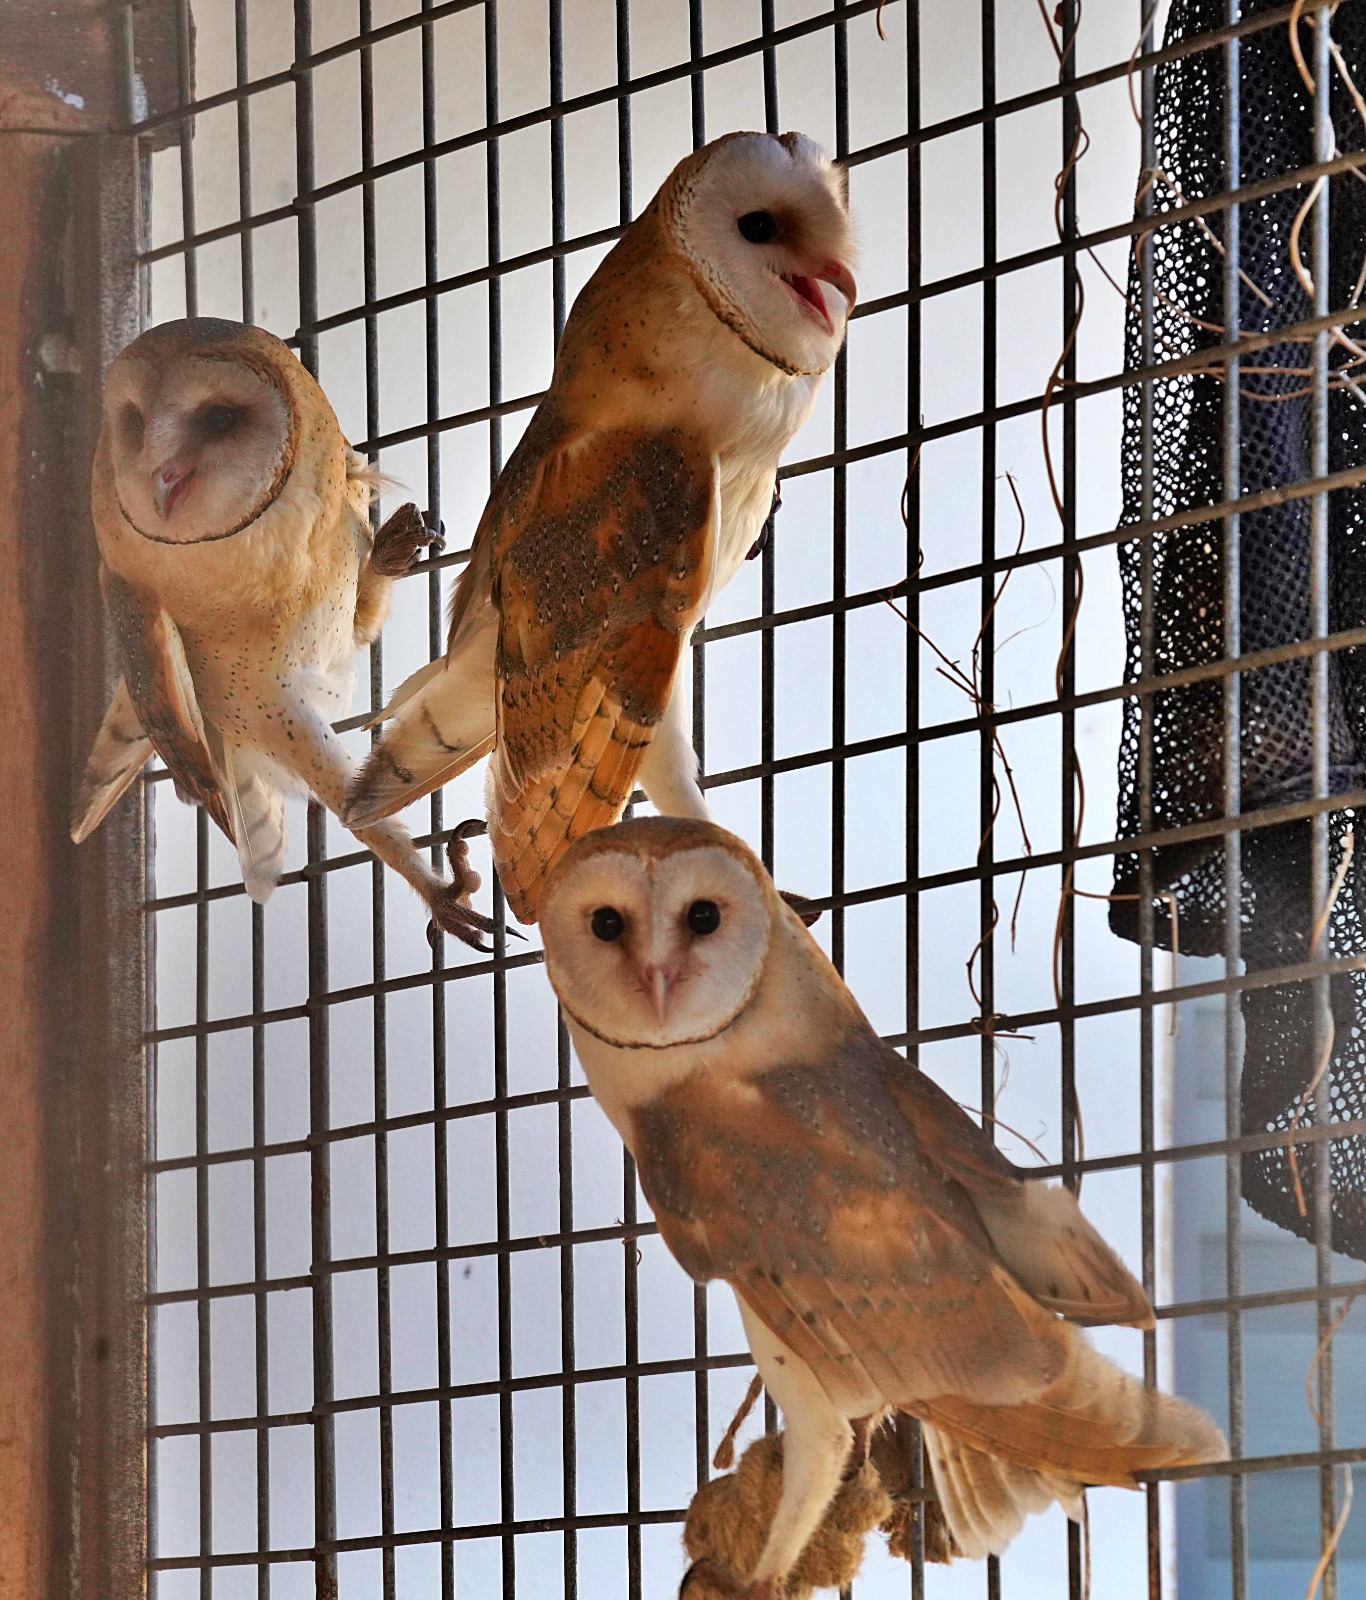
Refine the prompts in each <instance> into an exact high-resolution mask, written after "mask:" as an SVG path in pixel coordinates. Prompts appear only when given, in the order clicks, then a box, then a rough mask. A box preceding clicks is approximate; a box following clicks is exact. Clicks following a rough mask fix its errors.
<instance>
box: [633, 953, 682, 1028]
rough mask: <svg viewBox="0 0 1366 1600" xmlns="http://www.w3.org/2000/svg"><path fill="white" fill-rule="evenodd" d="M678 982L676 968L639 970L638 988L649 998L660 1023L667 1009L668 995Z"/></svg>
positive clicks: (665, 967)
mask: <svg viewBox="0 0 1366 1600" xmlns="http://www.w3.org/2000/svg"><path fill="white" fill-rule="evenodd" d="M677 982H678V968H677V967H667V966H662V965H661V966H657V967H641V968H640V986H641V988H642V989H643V990H644V991H645V993H646V994H647V995H649V997H650V1005H651V1007H652V1009H653V1010H654V1014H655V1016H656V1017H657V1018H658V1019H659V1021H660V1022H663V1021H664V1017H665V1013H666V1012H667V1011H668V1009H669V994H670V992H671V991H672V989H673V987H674V985H675V984H676V983H677Z"/></svg>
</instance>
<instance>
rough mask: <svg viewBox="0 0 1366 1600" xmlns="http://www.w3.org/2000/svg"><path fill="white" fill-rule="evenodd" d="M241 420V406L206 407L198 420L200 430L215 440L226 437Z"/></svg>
mask: <svg viewBox="0 0 1366 1600" xmlns="http://www.w3.org/2000/svg"><path fill="white" fill-rule="evenodd" d="M241 420H242V408H241V407H240V406H205V407H204V409H203V410H202V411H201V412H200V413H199V418H198V421H199V427H200V430H201V431H202V432H203V433H206V434H208V435H209V437H210V438H213V439H222V438H224V437H226V435H228V434H230V433H231V432H232V430H233V429H234V428H235V427H236V426H237V424H238V423H239V422H240V421H241Z"/></svg>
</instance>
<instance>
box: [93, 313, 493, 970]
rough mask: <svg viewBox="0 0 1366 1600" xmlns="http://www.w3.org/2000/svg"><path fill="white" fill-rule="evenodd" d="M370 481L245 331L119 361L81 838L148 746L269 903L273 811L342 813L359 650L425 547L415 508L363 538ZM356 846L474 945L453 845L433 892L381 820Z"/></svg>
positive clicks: (103, 478)
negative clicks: (112, 653)
mask: <svg viewBox="0 0 1366 1600" xmlns="http://www.w3.org/2000/svg"><path fill="white" fill-rule="evenodd" d="M373 493H374V480H373V474H371V473H370V472H369V470H368V468H367V467H366V465H365V463H364V462H362V461H361V459H360V457H359V456H357V455H355V454H354V452H352V451H351V449H350V448H349V446H348V445H347V443H346V440H345V439H344V438H343V437H342V433H341V429H340V427H339V426H338V423H337V419H336V416H335V414H334V413H333V411H332V408H331V406H330V405H329V404H328V403H327V399H326V397H325V396H324V394H323V392H322V390H321V389H320V388H319V387H318V385H317V383H316V382H315V381H314V380H313V378H312V377H311V376H310V375H309V373H308V372H307V371H306V370H305V368H304V367H303V366H302V365H301V364H300V362H299V361H298V360H297V359H296V358H295V356H294V355H293V354H292V353H291V352H290V350H289V349H288V348H287V347H286V346H285V345H284V344H282V343H281V341H280V340H279V339H277V338H275V337H274V336H273V335H272V334H269V333H266V332H265V331H264V330H262V329H260V328H252V327H247V326H244V325H243V324H241V323H236V322H220V321H217V320H214V319H210V318H194V319H191V320H189V321H184V322H167V323H163V324H162V325H161V326H160V327H156V328H152V329H149V330H148V331H147V332H146V333H144V334H143V335H142V336H141V337H140V338H138V339H135V340H134V341H133V343H132V344H130V345H129V346H128V348H127V349H126V350H124V351H123V353H122V354H121V355H120V356H119V357H118V358H117V359H116V360H115V361H114V363H113V364H112V365H111V367H110V369H109V375H108V378H107V379H106V382H105V390H104V426H103V428H102V431H101V433H100V440H99V446H98V448H97V450H96V454H95V465H94V474H93V481H92V489H91V502H92V509H93V513H94V521H95V532H96V536H97V538H98V541H99V547H100V556H101V573H100V578H101V587H102V589H103V592H104V598H105V604H106V606H107V607H108V610H109V614H110V617H111V619H112V621H113V624H114V630H115V633H116V636H117V640H118V645H119V653H120V655H121V657H122V661H123V668H124V676H123V679H122V681H121V682H120V683H119V685H118V688H117V690H116V691H115V694H114V697H113V700H112V702H111V703H110V706H109V710H108V711H107V712H106V714H105V718H104V723H103V725H102V726H101V728H100V731H99V734H98V735H97V737H96V740H95V746H94V749H93V751H92V752H91V755H90V759H89V762H88V764H87V766H86V770H85V776H84V779H83V780H82V783H81V785H80V789H79V793H78V795H77V798H76V804H75V808H74V812H73V817H72V829H71V836H72V838H73V839H74V840H75V841H76V842H77V843H80V842H81V840H83V839H84V838H86V837H87V836H88V835H89V834H90V833H91V832H92V831H93V830H94V829H95V828H96V827H98V825H99V824H100V822H101V821H102V820H103V819H104V817H105V815H106V814H107V813H108V811H109V808H110V807H111V806H112V805H113V804H114V802H115V801H116V800H117V799H118V797H119V796H120V795H121V794H122V793H123V791H124V790H125V789H126V788H127V787H128V785H129V784H130V783H131V782H132V781H133V779H134V778H135V777H136V775H137V773H138V772H139V770H140V769H141V767H142V765H143V763H144V762H145V761H146V759H147V757H148V756H149V755H150V754H151V752H152V750H153V749H155V750H156V751H157V753H158V754H159V755H160V756H161V758H162V760H163V761H164V762H165V763H166V765H167V767H168V768H169V769H170V772H171V776H172V778H173V779H174V781H175V785H176V789H177V792H178V793H179V794H180V796H181V798H182V799H186V800H191V801H198V802H199V803H200V804H201V805H202V806H203V807H204V808H205V810H206V811H207V812H208V813H209V815H210V816H211V817H212V818H213V820H214V821H215V822H216V823H217V824H218V826H219V827H220V828H222V830H223V832H224V833H225V834H227V836H228V838H229V839H231V840H232V841H233V843H234V844H235V845H236V847H237V853H238V857H239V859H240V862H241V867H242V879H243V882H244V883H245V885H246V888H247V892H248V894H250V895H251V897H252V899H254V900H258V901H261V900H265V899H266V898H267V897H268V896H269V894H270V892H271V890H272V889H273V888H274V887H275V883H276V881H277V879H278V878H279V876H280V869H281V864H282V861H283V858H284V847H285V808H284V797H285V794H286V792H287V791H290V790H302V791H306V792H308V793H311V794H313V795H315V796H316V797H317V798H318V799H319V800H320V801H322V803H323V804H324V805H325V806H327V807H329V808H330V809H331V810H333V811H338V810H340V808H341V805H342V802H343V800H344V799H345V795H346V786H347V783H348V782H349V781H350V779H351V777H352V766H351V762H350V759H349V758H348V756H347V754H346V751H345V749H344V747H343V745H342V742H341V740H340V739H339V738H338V737H337V735H336V734H335V733H334V732H333V731H332V727H331V723H332V721H333V719H335V718H336V717H338V716H344V715H345V713H346V711H347V709H348V707H349V704H350V699H351V692H352V687H353V670H352V663H353V658H354V656H355V652H356V648H357V647H358V646H359V645H363V644H367V643H369V642H370V640H372V639H373V638H374V637H375V635H376V634H377V633H378V632H379V629H380V627H381V626H382V624H383V622H384V617H385V613H386V612H387V609H388V599H389V588H390V583H391V580H392V579H393V577H394V576H395V575H397V574H399V573H401V572H405V571H407V570H408V567H409V564H410V563H411V561H412V560H413V558H414V556H415V555H416V554H417V552H418V551H419V550H420V549H421V548H422V547H423V546H424V545H425V544H430V543H431V542H432V539H433V537H434V536H433V535H432V534H431V532H430V531H429V530H428V529H427V528H426V526H425V525H424V522H423V519H422V518H421V516H420V515H419V514H418V512H417V508H416V507H415V506H405V507H404V508H403V509H402V510H401V511H399V512H396V513H395V515H394V516H392V517H391V518H390V519H389V520H388V522H386V523H385V525H384V526H383V527H382V528H381V529H380V531H379V533H378V535H376V536H374V537H373V538H372V535H371V530H370V524H369V520H368V517H367V514H366V512H367V507H368V506H369V503H370V500H371V498H372V496H373ZM357 837H358V838H359V839H360V840H361V841H362V842H363V843H364V844H366V845H368V846H369V847H370V849H372V850H373V851H374V852H375V854H376V855H377V856H379V858H380V859H381V860H382V861H384V862H387V863H388V865H389V866H391V867H393V868H394V869H395V870H396V871H397V872H399V873H400V874H401V875H402V876H403V877H404V878H405V879H406V880H407V881H408V882H409V883H410V884H411V885H412V886H413V888H414V889H416V890H417V892H418V893H419V894H420V895H421V896H422V898H423V899H424V900H425V901H426V903H427V905H428V907H429V908H430V910H431V914H432V917H433V920H434V921H435V922H436V923H437V925H438V926H440V927H442V928H444V929H446V930H447V931H448V932H451V933H455V934H457V935H459V936H460V937H462V938H464V939H466V940H467V941H468V942H471V943H477V942H478V941H479V936H480V934H481V933H483V932H486V931H488V930H489V929H490V928H491V927H492V924H491V923H490V922H489V921H488V919H487V918H484V917H482V916H480V915H479V914H478V913H477V912H475V911H473V910H472V909H471V908H470V906H469V904H468V901H469V896H470V894H471V893H472V892H473V890H474V889H476V888H478V879H477V876H476V875H475V874H474V873H473V872H472V871H471V869H470V868H469V866H468V863H467V859H466V855H465V851H466V846H465V844H464V842H463V841H462V840H457V841H454V842H453V843H452V845H451V846H450V854H451V866H452V869H453V881H452V882H450V883H446V882H443V881H442V879H441V878H440V877H439V876H438V875H437V874H436V873H435V872H434V871H433V870H432V868H431V867H430V866H429V865H428V864H427V862H426V861H425V860H424V859H423V857H422V855H421V854H420V852H419V851H418V849H417V847H416V846H415V845H414V844H413V842H412V839H411V838H410V837H409V834H408V831H407V829H406V828H404V827H403V826H402V825H401V824H399V823H396V822H387V821H386V822H379V823H376V824H375V825H374V826H372V827H367V828H363V829H358V830H357Z"/></svg>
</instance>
